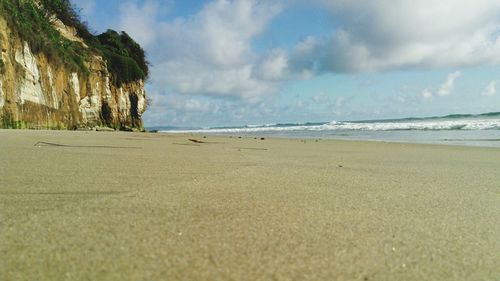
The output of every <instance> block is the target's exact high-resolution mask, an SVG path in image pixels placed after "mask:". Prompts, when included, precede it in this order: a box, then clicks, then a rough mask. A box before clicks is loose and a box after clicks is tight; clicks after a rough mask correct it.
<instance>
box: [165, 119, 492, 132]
mask: <svg viewBox="0 0 500 281" xmlns="http://www.w3.org/2000/svg"><path fill="white" fill-rule="evenodd" d="M349 130H354V131H396V130H420V131H438V130H500V119H462V120H425V121H413V122H359V123H358V122H338V121H332V122H330V123H327V124H323V125H297V126H285V127H273V126H269V125H266V126H252V127H249V126H246V127H242V128H221V129H203V130H178V131H168V132H171V133H172V132H174V133H259V132H289V131H349Z"/></svg>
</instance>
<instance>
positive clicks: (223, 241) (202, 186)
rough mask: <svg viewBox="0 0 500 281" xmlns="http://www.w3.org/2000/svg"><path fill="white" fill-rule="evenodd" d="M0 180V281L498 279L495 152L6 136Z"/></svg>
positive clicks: (61, 134)
mask: <svg viewBox="0 0 500 281" xmlns="http://www.w3.org/2000/svg"><path fill="white" fill-rule="evenodd" d="M188 139H195V140H198V141H202V142H203V143H197V142H192V141H189V140H188ZM0 179H1V180H0V256H1V258H0V280H6V281H7V280H362V281H367V280H382V281H384V280H454V281H457V280H500V149H498V148H476V147H460V146H439V145H414V144H395V143H382V142H353V141H326V140H318V141H315V140H306V141H303V140H286V139H264V140H261V139H254V138H241V139H240V138H238V136H233V137H231V138H230V137H212V136H208V137H206V138H203V136H202V135H193V136H192V135H169V134H161V133H160V134H150V133H118V132H72V131H27V130H25V131H21V130H19V131H15V130H0Z"/></svg>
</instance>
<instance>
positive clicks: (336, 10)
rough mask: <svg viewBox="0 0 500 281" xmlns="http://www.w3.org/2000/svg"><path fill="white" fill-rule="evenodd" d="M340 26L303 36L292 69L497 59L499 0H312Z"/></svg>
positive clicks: (367, 67)
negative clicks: (329, 31) (323, 33)
mask: <svg viewBox="0 0 500 281" xmlns="http://www.w3.org/2000/svg"><path fill="white" fill-rule="evenodd" d="M316 3H319V4H320V5H323V6H324V7H326V8H327V9H328V10H329V11H330V13H331V15H332V18H334V19H335V20H336V22H340V26H339V27H338V28H337V30H336V31H335V32H334V33H333V34H332V35H331V36H330V37H314V38H307V39H306V40H304V42H302V43H300V44H298V48H297V50H296V51H295V53H294V54H293V56H292V61H294V62H295V63H296V64H295V65H294V69H295V71H304V69H309V70H313V71H316V72H334V73H345V72H349V73H352V72H366V71H373V72H376V71H384V70H394V69H408V68H413V69H415V68H420V69H422V68H423V69H429V68H440V67H459V66H460V67H467V66H474V65H481V64H497V63H500V37H499V32H500V16H499V14H500V1H497V0H478V1H470V0H442V1H438V2H436V1H433V0H420V1H414V0H381V1H372V0H349V1H348V0H316Z"/></svg>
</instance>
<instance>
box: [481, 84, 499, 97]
mask: <svg viewBox="0 0 500 281" xmlns="http://www.w3.org/2000/svg"><path fill="white" fill-rule="evenodd" d="M496 94H497V82H496V81H491V82H490V83H489V84H488V86H486V89H484V91H483V92H482V93H481V95H482V96H485V97H492V96H494V95H496Z"/></svg>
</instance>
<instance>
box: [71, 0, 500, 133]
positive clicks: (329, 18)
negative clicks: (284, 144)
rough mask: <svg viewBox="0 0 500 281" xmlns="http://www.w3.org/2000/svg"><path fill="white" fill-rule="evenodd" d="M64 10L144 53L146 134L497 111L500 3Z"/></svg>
mask: <svg viewBox="0 0 500 281" xmlns="http://www.w3.org/2000/svg"><path fill="white" fill-rule="evenodd" d="M72 3H73V4H74V5H75V6H76V7H78V9H79V10H80V14H81V15H82V19H83V20H84V21H86V22H88V25H89V26H90V28H91V29H92V30H93V31H94V32H96V33H100V32H104V31H105V30H106V29H108V28H112V29H115V30H118V31H122V30H123V31H126V32H127V33H129V34H130V35H131V36H132V37H133V38H134V39H135V40H136V41H138V42H139V43H140V44H141V45H142V46H143V48H144V49H145V50H146V53H147V56H148V60H149V62H150V63H151V75H150V78H149V79H148V81H147V86H146V90H147V94H148V97H149V98H150V101H151V105H150V106H149V108H148V110H147V111H146V113H145V114H144V115H143V118H144V122H145V125H146V127H148V126H149V127H151V126H179V127H210V126H238V125H247V124H271V123H287V122H315V121H317V122H321V121H325V122H326V121H333V120H367V119H384V118H402V117H410V116H411V117H425V116H439V115H447V114H458V113H485V112H493V111H500V68H499V64H500V1H498V0H474V1H470V0H440V1H434V0H419V1H414V0H378V1H373V0H275V1H269V0H213V1H201V0H198V1H196V0H128V1H123V0H106V1H100V0H72Z"/></svg>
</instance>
